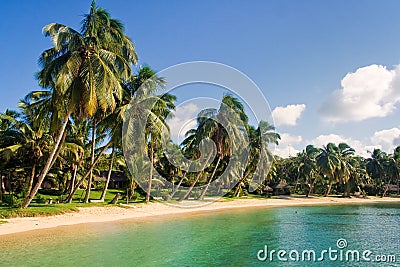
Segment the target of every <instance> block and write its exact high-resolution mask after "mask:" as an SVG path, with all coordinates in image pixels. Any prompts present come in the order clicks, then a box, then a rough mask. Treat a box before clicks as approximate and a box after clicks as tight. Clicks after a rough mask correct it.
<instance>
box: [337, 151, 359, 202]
mask: <svg viewBox="0 0 400 267" xmlns="http://www.w3.org/2000/svg"><path fill="white" fill-rule="evenodd" d="M354 152H355V150H354V149H353V148H351V147H350V146H349V145H348V144H346V143H340V144H339V145H338V147H337V154H338V159H339V160H340V163H339V164H340V166H339V167H338V168H337V169H336V175H337V177H338V180H339V182H340V183H341V184H343V185H344V188H345V190H344V192H343V195H344V196H350V189H351V185H350V178H351V177H352V175H351V172H352V170H353V168H354V167H355V164H356V162H355V161H354V160H353V156H354Z"/></svg>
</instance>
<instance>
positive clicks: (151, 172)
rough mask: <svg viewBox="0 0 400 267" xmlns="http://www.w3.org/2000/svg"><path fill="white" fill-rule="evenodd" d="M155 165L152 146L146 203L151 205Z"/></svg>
mask: <svg viewBox="0 0 400 267" xmlns="http://www.w3.org/2000/svg"><path fill="white" fill-rule="evenodd" d="M153 163H154V155H153V148H152V146H151V144H150V173H149V185H148V187H147V192H146V203H149V201H150V193H151V182H152V180H153Z"/></svg>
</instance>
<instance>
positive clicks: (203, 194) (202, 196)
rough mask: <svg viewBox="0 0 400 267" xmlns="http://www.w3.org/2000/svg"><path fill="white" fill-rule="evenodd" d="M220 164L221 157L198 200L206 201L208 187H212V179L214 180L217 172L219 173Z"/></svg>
mask: <svg viewBox="0 0 400 267" xmlns="http://www.w3.org/2000/svg"><path fill="white" fill-rule="evenodd" d="M220 162H221V157H218V161H217V164H216V165H215V168H214V170H213V172H212V174H211V176H210V179H208V182H207V185H206V187H205V188H204V190H203V192H201V195H200V196H199V197H198V198H197V200H203V199H204V196H205V194H206V192H207V190H208V187H209V186H210V184H211V182H212V179H213V178H214V175H215V172H216V171H217V168H218V166H219V163H220Z"/></svg>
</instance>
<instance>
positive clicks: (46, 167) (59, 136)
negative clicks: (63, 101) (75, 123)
mask: <svg viewBox="0 0 400 267" xmlns="http://www.w3.org/2000/svg"><path fill="white" fill-rule="evenodd" d="M71 113H72V112H70V111H69V112H68V113H67V115H66V116H65V117H64V120H63V124H62V125H61V128H60V130H59V132H58V134H57V137H56V142H55V144H54V147H53V148H52V149H51V151H50V155H49V158H48V159H47V162H46V164H45V165H44V167H43V170H42V172H41V174H40V175H39V178H38V182H37V183H36V185H35V187H34V188H33V189H32V191H31V192H30V193H29V194H28V196H27V197H26V198H25V200H24V202H23V204H22V205H21V207H22V208H27V207H28V206H29V204H31V202H32V199H33V198H34V197H35V195H36V193H37V192H38V191H39V188H40V186H41V185H42V182H43V180H44V178H45V177H46V175H47V173H48V172H49V170H50V167H51V163H52V162H53V159H54V156H55V155H56V152H57V150H58V148H59V146H60V145H62V144H61V139H62V137H63V135H64V131H65V127H66V126H67V124H68V121H69V117H70V116H71Z"/></svg>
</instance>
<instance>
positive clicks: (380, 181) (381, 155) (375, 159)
mask: <svg viewBox="0 0 400 267" xmlns="http://www.w3.org/2000/svg"><path fill="white" fill-rule="evenodd" d="M386 157H387V154H386V153H385V152H384V151H382V150H380V149H378V148H376V149H374V150H373V151H372V153H371V157H370V158H367V159H366V170H367V172H368V174H369V175H370V176H371V177H372V178H373V179H374V180H375V181H376V182H377V185H378V187H379V188H382V187H383V186H384V184H385V182H384V179H385V176H386V173H385V161H386ZM383 191H385V190H383ZM382 196H383V193H382Z"/></svg>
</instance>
